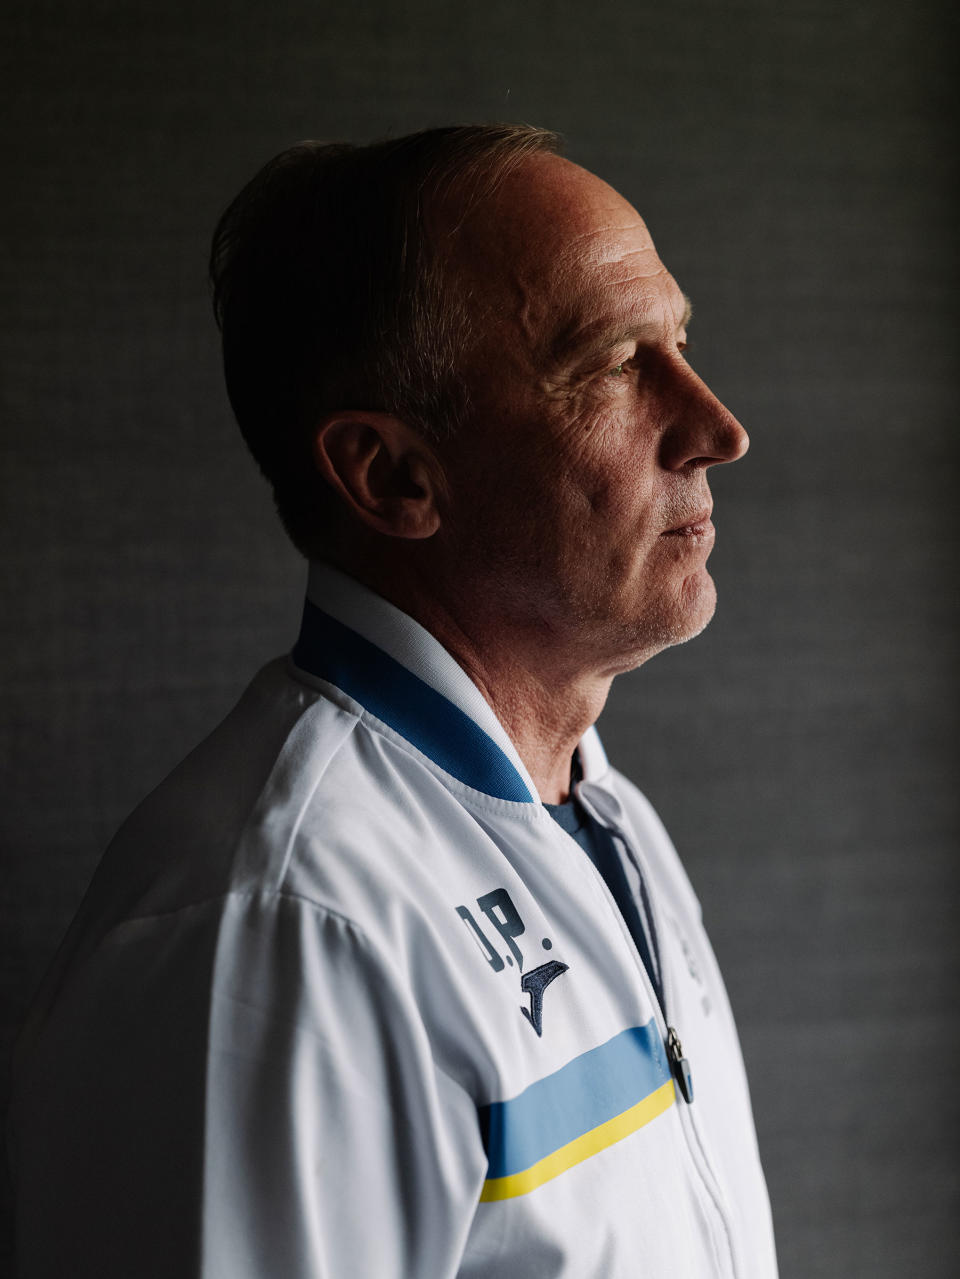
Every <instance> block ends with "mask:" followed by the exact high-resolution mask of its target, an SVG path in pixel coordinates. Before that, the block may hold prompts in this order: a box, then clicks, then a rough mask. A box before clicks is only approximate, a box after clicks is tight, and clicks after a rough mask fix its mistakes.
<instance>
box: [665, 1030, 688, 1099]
mask: <svg viewBox="0 0 960 1279" xmlns="http://www.w3.org/2000/svg"><path fill="white" fill-rule="evenodd" d="M667 1057H668V1058H669V1060H670V1068H671V1069H672V1071H673V1077H674V1079H675V1080H676V1081H677V1084H678V1085H679V1088H680V1092H681V1094H682V1095H683V1100H684V1101H685V1102H686V1103H687V1105H689V1104H690V1103H691V1102H692V1101H693V1075H692V1074H691V1073H690V1063H689V1062H688V1061H687V1059H686V1057H684V1055H683V1045H682V1044H681V1043H680V1036H679V1035H678V1034H677V1032H676V1031H675V1030H674V1028H673V1027H672V1026H668V1027H667Z"/></svg>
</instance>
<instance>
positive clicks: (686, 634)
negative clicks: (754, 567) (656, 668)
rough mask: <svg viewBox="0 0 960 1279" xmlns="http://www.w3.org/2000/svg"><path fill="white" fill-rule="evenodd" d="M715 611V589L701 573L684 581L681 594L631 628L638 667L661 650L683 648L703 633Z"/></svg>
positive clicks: (646, 615)
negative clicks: (682, 645) (632, 629)
mask: <svg viewBox="0 0 960 1279" xmlns="http://www.w3.org/2000/svg"><path fill="white" fill-rule="evenodd" d="M716 607H717V588H716V587H715V586H714V584H713V578H712V577H711V576H710V574H709V573H708V572H707V571H706V570H705V569H704V570H703V571H702V572H701V573H696V574H693V575H692V576H691V577H687V578H685V579H684V581H683V584H682V586H681V588H680V591H679V592H678V593H677V594H676V595H674V596H672V597H671V598H668V599H663V600H661V601H660V605H659V607H658V608H655V609H653V610H647V611H645V613H644V615H643V617H642V618H641V619H640V622H639V624H638V625H637V626H635V628H634V636H635V640H636V649H635V653H636V654H637V660H635V661H634V662H633V663H632V665H633V666H639V665H641V664H642V663H643V662H645V661H647V660H648V659H649V658H651V657H654V656H655V655H656V654H657V653H662V652H663V650H664V649H667V648H673V647H674V645H676V644H685V643H686V642H687V640H692V639H695V638H696V637H697V636H698V635H699V634H700V633H701V632H702V631H704V630H706V628H707V625H708V624H709V622H710V619H711V618H712V617H713V614H714V612H715V610H716Z"/></svg>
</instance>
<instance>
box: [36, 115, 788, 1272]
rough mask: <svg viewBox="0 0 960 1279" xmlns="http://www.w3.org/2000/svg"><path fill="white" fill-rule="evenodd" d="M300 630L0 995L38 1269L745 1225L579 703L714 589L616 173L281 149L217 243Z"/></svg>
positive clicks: (666, 339)
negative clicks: (15, 1042)
mask: <svg viewBox="0 0 960 1279" xmlns="http://www.w3.org/2000/svg"><path fill="white" fill-rule="evenodd" d="M213 279H214V288H215V304H216V308H217V313H218V317H219V319H220V322H221V325H222V329H223V339H224V359H225V369H226V376H227V384H228V389H229V392H230V396H231V401H232V403H233V406H234V410H235V412H236V415H237V418H238V420H239V423H240V426H241V428H242V430H243V432H244V434H245V436H246V438H247V441H248V443H249V444H250V446H251V448H252V450H253V452H254V455H255V456H256V458H257V460H258V461H259V463H260V465H261V467H262V468H263V470H264V471H265V473H266V475H267V476H268V478H269V479H270V481H271V482H272V484H273V487H274V491H275V495H276V500H277V504H278V508H279V511H280V514H281V516H282V518H283V520H284V522H285V524H286V526H287V528H288V530H289V531H290V533H291V536H292V537H293V539H294V541H295V542H296V544H297V545H298V547H299V548H300V549H301V550H302V551H303V552H304V554H305V555H306V556H307V557H308V558H309V559H310V560H311V561H312V567H311V571H310V579H309V587H308V598H307V603H306V606H305V612H304V621H303V629H302V631H301V634H300V638H299V640H298V642H297V644H296V646H295V648H294V650H293V653H292V655H291V658H290V660H289V661H288V662H286V663H284V662H282V661H280V662H275V663H273V664H271V665H270V666H268V667H267V668H265V670H264V671H262V672H261V673H260V675H259V676H258V677H257V679H256V680H255V681H254V683H253V684H252V686H251V687H250V689H249V690H248V691H247V693H246V694H245V695H244V697H243V699H242V700H241V702H240V703H239V705H238V706H237V708H236V709H235V710H234V711H233V712H232V714H231V715H230V716H229V717H228V718H227V720H226V721H225V722H224V723H223V724H222V725H221V726H220V727H219V728H218V729H217V730H216V732H215V733H214V734H213V735H212V736H211V737H210V738H209V739H208V740H207V741H206V742H204V743H203V744H202V745H201V746H200V747H199V748H198V749H197V750H196V751H195V752H194V754H193V755H191V756H190V757H189V758H188V759H187V760H186V761H185V762H184V764H182V765H181V766H180V768H179V769H177V770H176V771H175V772H174V774H173V775H172V776H171V777H170V778H168V779H167V781H166V782H165V783H164V784H163V785H162V786H161V787H160V788H159V789H158V790H157V791H156V792H155V793H154V794H153V795H152V796H151V797H150V798H148V799H147V800H146V802H145V803H144V804H143V805H142V806H141V808H140V809H139V810H138V811H137V812H136V813H135V814H134V816H133V817H132V818H131V819H130V820H129V821H128V823H127V824H126V826H125V827H124V828H123V830H122V831H121V833H120V834H119V836H118V837H117V840H116V841H115V843H114V844H113V846H112V847H111V849H110V851H109V852H108V854H107V856H106V858H105V860H104V862H103V864H102V866H101V868H100V870H99V872H98V874H97V876H96V878H95V880H94V883H93V885H92V887H91V890H90V893H89V894H88V897H87V899H86V901H85V903H84V906H83V908H82V910H81V913H80V916H79V918H78V920H77V922H76V923H75V924H74V927H73V929H72V931H71V933H70V934H69V936H68V939H67V941H66V943H65V945H64V948H63V951H62V953H61V955H60V956H59V957H58V960H57V963H56V965H55V967H54V971H53V973H52V974H51V976H50V977H49V978H48V980H47V983H46V985H45V987H44V990H43V991H42V992H41V997H40V1000H39V1003H38V1007H37V1009H36V1011H35V1013H34V1015H33V1018H32V1020H31V1023H30V1025H29V1026H28V1029H27V1031H26V1032H25V1035H24V1039H23V1043H22V1047H21V1055H20V1065H19V1072H18V1092H17V1102H16V1137H17V1139H16V1142H15V1157H16V1163H17V1178H18V1183H19V1222H20V1247H21V1255H22V1263H21V1264H22V1266H23V1273H24V1274H25V1275H30V1276H34V1275H37V1276H52V1275H64V1274H91V1275H94V1274H95V1275H98V1276H121V1275H123V1276H124V1277H125V1279H126V1277H127V1276H134V1275H136V1276H140V1275H150V1276H152V1275H158V1276H159V1275H164V1276H172V1275H178V1276H179V1275H192V1274H196V1275H203V1276H213V1275H218V1276H219V1275H223V1276H229V1277H230V1279H240V1277H242V1276H257V1277H261V1276H284V1277H285V1279H292V1277H294V1276H297V1277H299V1276H304V1277H306V1276H328V1275H330V1276H336V1277H337V1279H340V1277H341V1276H370V1277H376V1279H386V1277H389V1276H417V1277H422V1279H428V1277H429V1279H439V1277H441V1276H455V1275H456V1276H462V1277H467V1276H469V1277H479V1276H493V1275H497V1276H501V1275H511V1276H513V1275H516V1276H523V1277H524V1279H534V1277H539V1276H543V1277H547V1276H550V1277H551V1279H553V1277H555V1276H557V1277H559V1276H567V1277H570V1279H588V1277H589V1279H612V1277H619V1276H639V1275H666V1274H675V1275H682V1276H714V1275H722V1276H738V1277H740V1279H747V1277H750V1279H753V1277H760V1276H763V1277H764V1279H768V1277H769V1276H773V1275H774V1274H775V1270H776V1265H775V1260H774V1250H773V1242H772V1233H771V1227H770V1218H769V1208H768V1204H767V1198H766V1192H765V1188H764V1183H763V1177H762V1173H761V1169H760V1164H759V1160H758V1156H757V1151H756V1142H755V1137H754V1131H753V1123H752V1118H751V1113H750V1104H749V1098H748V1093H747V1086H746V1081H745V1078H744V1074H743V1067H742V1063H741V1059H740V1054H739V1049H738V1045H737V1039H736V1032H735V1029H734V1026H733V1021H732V1018H731V1014H730V1011H729V1007H728V1004H727V1000H726V997H725V994H724V990H723V985H722V982H721V979H720V976H719V973H718V971H717V968H716V964H715V961H714V959H713V956H712V953H711V951H710V948H709V945H708V942H707V940H706V937H705V935H704V933H703V930H702V927H701V923H700V912H699V908H698V904H697V901H696V898H695V897H694V894H693V891H692V890H691V888H690V886H689V884H688V882H687V880H686V878H685V876H684V873H683V871H682V869H681V867H680V864H679V861H678V859H677V856H676V853H675V852H674V850H673V848H672V846H671V845H670V842H669V840H668V838H667V836H666V834H665V832H664V831H663V829H662V827H661V826H660V824H659V822H658V821H657V818H656V817H655V815H654V814H653V812H652V810H651V809H650V807H649V805H648V804H647V802H646V801H645V800H644V799H643V797H642V796H641V795H640V794H639V792H637V791H636V790H635V789H634V788H633V787H632V786H631V785H630V784H629V783H628V782H626V781H625V780H624V779H623V778H622V777H620V776H619V775H618V774H617V773H616V772H614V771H613V770H612V769H611V768H610V767H609V765H608V764H607V761H606V759H605V757H604V754H603V750H602V748H601V746H600V742H599V739H598V737H597V735H596V733H595V731H594V729H593V728H592V727H591V726H592V725H593V723H594V721H595V720H596V718H597V716H598V714H599V712H600V710H601V708H602V706H603V704H604V700H605V698H606V696H607V692H608V690H609V687H610V683H611V681H612V679H613V677H614V676H615V675H616V674H618V673H619V672H621V671H626V670H629V669H632V668H633V667H636V666H637V665H639V664H640V663H641V662H643V661H646V660H647V659H648V658H649V657H652V656H653V655H654V654H656V653H657V652H659V651H661V650H662V649H663V648H665V647H666V646H668V645H670V644H674V643H677V642H680V641H682V640H685V639H688V638H690V637H691V636H693V635H695V634H696V633H697V632H698V631H700V630H701V629H702V627H703V626H704V625H705V624H706V623H707V621H708V620H709V618H710V616H711V614H712V612H713V608H714V599H715V596H714V587H713V583H712V581H711V578H710V576H709V574H708V572H707V569H706V560H707V556H708V554H709V551H710V548H711V545H712V541H713V526H712V524H711V521H710V512H711V499H710V492H709V488H708V484H707V471H708V469H709V467H710V466H711V465H713V464H715V463H720V462H730V461H734V460H735V459H736V458H738V457H740V456H741V455H742V454H743V452H744V450H745V449H746V445H747V439H746V435H745V433H744V431H743V429H742V428H741V427H740V425H739V424H738V423H737V421H736V420H735V419H734V418H733V416H732V415H731V414H730V413H729V412H728V411H727V410H726V409H725V408H724V407H723V406H722V405H721V404H720V403H719V402H718V401H717V400H716V399H715V398H714V396H713V395H712V394H711V393H710V391H709V390H708V389H707V387H706V386H704V384H703V383H702V382H701V381H700V380H699V378H698V377H697V376H696V374H695V373H694V372H693V370H692V369H691V368H690V367H689V366H688V365H687V363H686V362H685V359H684V347H685V344H686V324H687V321H688V318H689V306H688V304H687V302H686V299H685V298H684V296H683V294H682V293H681V292H680V290H679V288H678V286H677V285H676V283H675V282H674V280H673V279H672V277H671V276H670V275H669V274H668V273H667V271H666V269H665V268H664V267H663V265H662V264H661V263H660V261H659V259H658V258H657V255H656V252H655V250H654V247H653V244H652V242H651V240H650V237H649V234H648V232H647V230H646V227H645V226H644V224H643V222H642V221H641V220H640V218H639V217H638V215H637V214H636V212H635V211H634V210H633V209H632V208H631V207H630V205H629V204H627V203H626V201H624V200H623V199H622V198H621V197H620V196H618V195H617V194H616V193H615V192H614V191H613V190H611V188H610V187H608V186H607V185H606V184H605V183H603V182H601V181H600V180H599V179H598V178H596V177H594V176H592V175H591V174H589V173H587V172H586V171H584V170H583V169H581V168H578V167H577V166H576V165H574V164H572V163H570V162H568V161H566V160H565V159H562V158H561V157H560V156H559V155H558V154H557V142H556V139H555V138H554V137H553V135H550V134H547V133H544V132H542V131H538V130H533V129H528V128H519V127H517V128H513V127H497V128H463V129H449V130H435V131H430V132H427V133H424V134H420V135H414V136H413V137H410V138H401V139H399V140H396V141H392V142H389V143H384V144H378V145H376V146H373V147H369V148H348V147H324V146H319V145H316V144H304V145H302V146H300V147H296V148H293V149H292V150H291V151H289V152H286V153H284V154H283V155H281V156H279V157H277V159H276V160H274V161H273V162H271V164H270V165H268V166H267V168H266V169H265V170H264V171H263V172H262V173H261V174H259V175H258V176H257V178H255V179H254V181H253V182H252V183H251V184H250V185H249V186H248V187H247V188H246V189H245V190H244V191H243V192H242V193H241V194H240V196H239V197H238V198H237V200H236V201H235V202H234V204H233V205H232V206H231V207H230V209H229V210H228V211H227V213H226V214H225V215H224V218H223V219H222V221H221V224H220V226H219V227H218V230H217V233H216V236H215V240H214V253H213Z"/></svg>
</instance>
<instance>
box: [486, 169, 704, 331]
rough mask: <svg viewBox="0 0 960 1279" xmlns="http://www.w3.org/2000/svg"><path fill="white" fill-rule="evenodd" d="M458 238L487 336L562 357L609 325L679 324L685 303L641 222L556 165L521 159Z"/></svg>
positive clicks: (605, 188) (592, 179) (610, 195)
mask: <svg viewBox="0 0 960 1279" xmlns="http://www.w3.org/2000/svg"><path fill="white" fill-rule="evenodd" d="M465 229H466V235H465V237H464V245H463V248H464V251H465V264H466V266H467V269H468V270H469V271H470V273H471V274H472V276H473V289H472V290H471V292H473V294H474V296H475V297H478V299H481V300H483V301H486V303H487V306H486V308H485V309H486V310H487V311H488V314H489V318H490V320H491V321H492V327H493V329H494V330H495V331H496V332H497V333H498V334H499V335H500V336H502V331H503V327H504V326H507V327H509V328H512V329H514V330H515V331H516V336H517V337H518V338H519V337H522V339H523V345H524V346H526V347H527V349H528V350H530V349H536V350H537V351H538V353H544V352H550V353H551V354H556V355H562V354H563V352H564V349H565V348H566V347H568V346H570V345H571V344H572V345H575V344H576V340H577V337H578V335H580V334H585V335H586V336H589V333H588V332H586V331H587V330H589V329H590V328H592V327H595V326H601V327H602V326H604V325H606V324H608V323H613V324H617V323H619V324H622V325H623V326H624V327H625V328H629V327H631V326H635V327H642V326H644V325H646V324H649V323H656V324H666V325H668V326H670V327H671V328H673V329H676V328H677V327H679V326H680V325H681V324H682V323H683V316H684V309H685V305H686V299H685V298H684V296H683V294H682V293H681V292H680V289H679V288H678V286H677V284H676V282H675V281H674V280H673V277H672V276H671V275H670V274H669V272H668V271H667V269H666V268H665V267H664V265H663V263H662V262H661V261H660V259H659V257H658V255H657V251H656V248H655V246H654V243H653V240H652V238H651V236H650V233H649V231H648V230H647V227H646V224H645V223H644V222H643V219H642V218H641V217H640V215H639V214H638V213H637V211H636V210H635V209H634V208H633V207H632V206H631V205H630V204H629V203H628V202H627V201H626V200H625V199H624V198H623V197H622V196H621V195H619V194H618V193H617V192H616V191H615V190H614V189H613V188H612V187H611V186H609V185H608V184H607V183H606V182H603V181H602V180H601V179H600V178H597V177H596V176H594V175H593V174H592V173H589V172H587V170H585V169H582V168H580V167H579V166H578V165H575V164H571V163H570V162H569V161H567V160H564V159H562V158H560V157H559V156H554V155H537V156H532V157H528V159H527V160H525V161H524V163H523V164H522V165H520V166H519V167H518V168H517V169H516V170H514V172H513V173H511V174H510V176H509V177H508V179H507V180H506V181H505V182H504V183H503V184H502V185H501V186H500V188H499V189H498V191H497V193H496V196H495V197H494V198H493V199H492V200H491V201H489V202H487V203H485V204H484V205H483V207H482V208H481V209H480V210H478V213H477V216H476V217H475V218H473V219H472V225H471V226H470V227H469V228H465Z"/></svg>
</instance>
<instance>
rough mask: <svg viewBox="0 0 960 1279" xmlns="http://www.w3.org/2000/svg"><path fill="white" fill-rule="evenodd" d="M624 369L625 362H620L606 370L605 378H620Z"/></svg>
mask: <svg viewBox="0 0 960 1279" xmlns="http://www.w3.org/2000/svg"><path fill="white" fill-rule="evenodd" d="M626 367H627V362H626V360H621V361H620V363H619V364H615V365H614V366H613V368H612V369H608V370H607V377H621V376H622V375H623V370H624V369H625V368H626Z"/></svg>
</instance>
